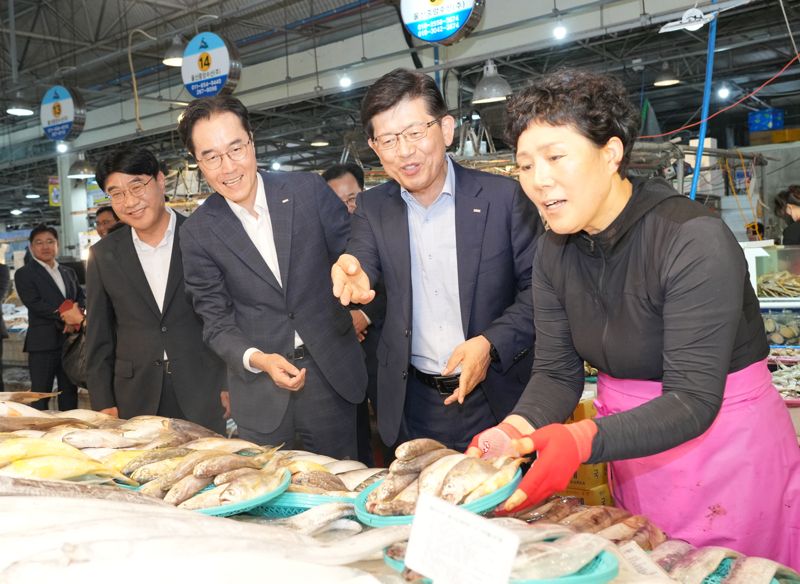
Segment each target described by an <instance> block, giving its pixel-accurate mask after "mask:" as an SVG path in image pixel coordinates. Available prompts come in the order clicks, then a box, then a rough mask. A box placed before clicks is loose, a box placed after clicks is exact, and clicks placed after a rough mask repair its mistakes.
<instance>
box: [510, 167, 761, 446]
mask: <svg viewBox="0 0 800 584" xmlns="http://www.w3.org/2000/svg"><path fill="white" fill-rule="evenodd" d="M533 297H534V322H535V324H536V351H535V360H534V365H533V373H532V376H531V379H530V382H529V383H528V386H527V387H526V389H525V392H524V393H523V395H522V397H521V398H520V400H519V402H518V403H517V406H516V407H515V409H514V413H516V414H519V415H522V416H523V417H525V418H526V419H528V420H529V421H530V422H531V424H533V426H534V427H541V426H543V425H546V424H549V423H554V422H563V421H564V420H565V419H566V418H567V417H568V416H569V415H570V413H571V412H572V410H573V409H574V407H575V405H576V403H577V401H578V399H579V398H580V394H581V391H582V389H583V361H584V360H586V361H589V362H590V363H591V364H592V365H594V366H595V367H597V368H598V370H600V371H602V372H604V373H606V374H608V375H611V376H613V377H617V378H621V379H643V380H658V381H661V382H662V384H663V393H662V395H661V396H659V397H657V398H655V399H653V400H651V401H649V402H647V403H644V404H642V405H641V406H639V407H636V408H634V409H631V410H629V411H627V412H622V413H619V414H616V415H611V416H606V417H603V418H600V419H598V420H597V426H598V433H597V436H596V437H595V439H594V442H593V447H592V454H591V458H590V459H589V462H600V461H606V460H620V459H625V458H636V457H640V456H647V455H651V454H655V453H658V452H662V451H664V450H668V449H670V448H673V447H675V446H677V445H679V444H682V443H683V442H686V441H688V440H691V439H692V438H694V437H696V436H699V435H700V434H702V433H703V432H704V431H705V430H706V429H708V427H709V426H710V425H711V423H712V422H713V421H714V419H715V418H716V415H717V413H718V411H719V408H720V406H721V404H722V397H723V393H724V388H725V381H726V376H727V374H728V373H731V372H734V371H738V370H740V369H743V368H745V367H747V366H748V365H750V364H752V363H754V362H756V361H758V360H760V359H763V358H765V357H766V355H767V353H768V352H769V347H768V344H767V340H766V336H765V334H764V328H763V323H762V320H761V316H760V312H759V308H758V300H757V298H756V295H755V293H754V292H753V288H752V286H751V285H750V281H749V278H748V274H747V266H746V263H745V259H744V255H743V253H742V251H741V248H740V247H739V245H738V244H737V242H736V240H735V238H734V237H733V234H732V233H731V232H730V230H729V229H728V228H727V227H726V226H725V224H724V223H723V222H722V221H721V220H720V219H719V218H718V217H716V216H713V215H712V214H711V213H710V212H709V211H708V210H707V209H706V208H705V207H703V206H702V205H700V204H698V203H696V202H694V201H690V200H689V199H687V198H686V197H684V196H682V195H680V194H678V193H677V192H675V191H674V190H673V189H672V188H671V187H670V186H669V185H668V184H667V183H666V182H665V181H663V180H660V179H652V180H647V181H645V180H634V182H633V194H632V196H631V199H630V201H629V202H628V204H627V205H626V207H625V208H624V209H623V211H622V213H620V215H619V216H618V217H617V218H616V219H615V220H614V221H613V222H612V224H611V225H610V226H609V227H608V228H606V229H605V230H604V231H602V232H601V233H598V234H596V235H593V236H589V235H588V234H586V233H583V232H582V233H578V234H572V235H558V234H555V233H553V232H548V233H547V234H546V235H545V236H543V237H542V238H541V240H540V242H539V250H538V253H537V255H536V259H535V260H534V271H533Z"/></svg>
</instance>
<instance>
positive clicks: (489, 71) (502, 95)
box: [472, 59, 511, 104]
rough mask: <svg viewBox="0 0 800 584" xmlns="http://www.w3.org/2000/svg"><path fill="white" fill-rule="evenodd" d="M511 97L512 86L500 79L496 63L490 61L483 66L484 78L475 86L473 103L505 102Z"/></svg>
mask: <svg viewBox="0 0 800 584" xmlns="http://www.w3.org/2000/svg"><path fill="white" fill-rule="evenodd" d="M509 95H511V86H510V85H509V84H508V81H506V80H505V79H503V78H502V77H500V74H499V73H498V72H497V67H495V65H494V61H492V60H491V59H489V60H488V61H486V64H485V65H484V66H483V77H482V78H481V80H480V81H479V82H478V85H476V86H475V92H474V93H473V94H472V103H473V104H476V103H492V102H495V101H505V100H506V99H507V98H508V96H509Z"/></svg>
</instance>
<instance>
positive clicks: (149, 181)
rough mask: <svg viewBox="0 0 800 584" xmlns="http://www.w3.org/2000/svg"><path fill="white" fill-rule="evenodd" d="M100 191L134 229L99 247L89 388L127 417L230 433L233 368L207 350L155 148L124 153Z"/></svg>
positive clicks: (106, 165)
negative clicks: (227, 407) (227, 406)
mask: <svg viewBox="0 0 800 584" xmlns="http://www.w3.org/2000/svg"><path fill="white" fill-rule="evenodd" d="M96 178H97V184H98V185H99V186H100V188H101V189H103V191H105V193H106V195H107V196H108V198H109V199H110V200H111V206H112V208H113V209H114V212H115V213H116V214H117V216H118V217H119V218H120V220H121V221H122V222H123V223H124V224H125V225H124V226H123V227H121V228H119V229H115V230H114V231H113V232H112V233H109V234H108V235H107V236H106V237H104V238H103V239H102V240H101V241H99V242H98V243H96V244H95V245H93V246H92V253H91V255H90V256H89V264H88V269H87V284H86V287H87V291H88V302H87V305H88V309H89V314H88V317H87V320H86V326H87V329H86V351H87V385H88V386H89V387H88V389H89V396H90V399H91V403H92V407H93V408H94V409H96V410H100V411H102V412H105V413H107V414H111V415H114V416H118V417H121V418H131V417H133V416H139V415H145V414H157V415H160V416H165V417H169V418H181V419H186V420H189V421H192V422H195V423H198V424H201V425H203V426H205V427H207V428H210V429H212V430H214V431H216V432H222V431H223V430H224V428H225V421H224V417H223V414H224V407H223V406H224V403H225V400H226V399H227V395H226V393H227V392H225V391H224V388H225V387H226V380H225V367H224V366H223V364H222V362H221V361H220V360H219V359H218V358H217V356H216V355H214V353H213V352H212V351H211V350H209V349H208V348H207V347H206V346H205V344H204V343H203V334H202V322H201V320H200V318H199V317H198V316H197V315H196V314H195V313H194V310H193V309H192V305H191V303H190V302H189V300H188V298H187V297H186V292H185V289H184V284H183V264H182V261H181V254H180V247H179V241H180V236H179V228H180V226H181V225H182V224H183V222H184V221H185V218H184V217H182V216H181V215H178V214H177V213H175V212H174V211H173V210H172V209H170V208H168V207H167V206H166V205H165V202H164V191H165V179H164V174H163V173H162V172H161V170H160V169H159V164H158V160H157V159H156V157H155V156H154V155H153V154H152V153H151V152H150V151H149V150H147V149H145V148H141V147H138V146H123V147H122V148H120V149H118V150H116V151H113V152H111V153H109V154H108V155H107V156H106V157H105V158H104V159H103V160H102V161H101V162H100V164H99V165H98V168H97V175H96Z"/></svg>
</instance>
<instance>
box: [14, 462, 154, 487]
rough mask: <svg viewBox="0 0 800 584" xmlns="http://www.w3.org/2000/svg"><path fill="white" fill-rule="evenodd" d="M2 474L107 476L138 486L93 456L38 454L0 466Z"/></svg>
mask: <svg viewBox="0 0 800 584" xmlns="http://www.w3.org/2000/svg"><path fill="white" fill-rule="evenodd" d="M0 476H7V477H15V478H26V479H44V480H79V479H81V478H82V477H90V476H97V477H107V478H111V479H115V480H117V481H119V482H121V483H125V484H127V485H131V486H138V483H137V482H136V481H132V480H130V479H129V478H128V477H126V476H125V475H124V474H122V473H120V472H117V471H116V470H114V469H113V468H110V467H108V466H106V465H104V464H103V463H101V462H98V461H96V460H92V459H91V458H88V457H86V458H72V457H70V456H55V455H49V456H36V457H34V458H23V459H22V460H17V461H14V462H12V463H11V464H9V465H6V466H4V467H3V468H0Z"/></svg>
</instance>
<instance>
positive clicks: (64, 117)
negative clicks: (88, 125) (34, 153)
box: [39, 85, 86, 140]
mask: <svg viewBox="0 0 800 584" xmlns="http://www.w3.org/2000/svg"><path fill="white" fill-rule="evenodd" d="M39 117H40V120H41V124H42V130H44V133H45V136H47V137H48V138H49V139H50V140H74V139H75V138H77V137H78V136H79V135H80V133H81V132H82V131H83V125H84V123H85V122H86V108H85V106H84V103H83V98H82V97H81V95H80V94H79V93H78V92H77V91H76V90H75V89H72V88H67V87H64V86H63V85H54V86H52V87H51V88H50V89H48V90H47V92H46V93H45V94H44V97H43V98H42V104H41V109H40V112H39Z"/></svg>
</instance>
